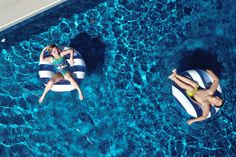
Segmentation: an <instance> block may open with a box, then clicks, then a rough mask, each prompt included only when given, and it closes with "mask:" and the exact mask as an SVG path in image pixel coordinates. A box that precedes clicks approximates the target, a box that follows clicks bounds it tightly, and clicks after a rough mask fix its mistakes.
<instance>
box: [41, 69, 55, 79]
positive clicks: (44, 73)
mask: <svg viewBox="0 0 236 157" xmlns="http://www.w3.org/2000/svg"><path fill="white" fill-rule="evenodd" d="M53 75H55V73H54V72H52V71H47V70H42V71H39V77H40V78H51V77H53Z"/></svg>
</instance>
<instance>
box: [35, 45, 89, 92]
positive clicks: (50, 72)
mask: <svg viewBox="0 0 236 157" xmlns="http://www.w3.org/2000/svg"><path fill="white" fill-rule="evenodd" d="M58 48H59V49H60V50H63V51H64V50H68V49H72V48H70V47H58ZM73 50H74V49H73ZM48 55H49V53H48V52H45V57H47V56H48ZM64 57H65V59H66V60H67V61H68V60H69V58H70V54H68V55H66V56H64ZM74 61H75V64H74V65H73V66H72V67H71V66H69V68H68V69H69V71H70V73H71V75H72V77H73V78H74V79H75V81H76V82H77V83H78V84H80V83H81V82H82V80H83V79H84V77H85V71H86V66H85V62H84V60H83V58H82V56H81V55H80V53H79V52H78V51H76V50H74ZM54 74H55V71H54V67H53V65H52V63H50V62H47V61H43V62H39V77H40V78H41V80H42V81H43V83H44V85H46V84H47V83H48V81H49V80H50V79H51V78H52V77H53V76H54ZM74 89H75V88H74V87H73V86H72V85H71V84H70V82H69V81H67V80H61V81H59V82H57V83H56V84H54V85H53V87H52V89H51V90H52V91H56V92H65V91H72V90H74Z"/></svg>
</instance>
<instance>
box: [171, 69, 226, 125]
mask: <svg viewBox="0 0 236 157" xmlns="http://www.w3.org/2000/svg"><path fill="white" fill-rule="evenodd" d="M206 71H207V73H208V74H209V75H210V76H211V77H212V79H213V83H212V85H211V87H210V88H209V89H199V85H198V83H196V82H194V81H192V80H190V79H189V78H187V77H184V76H181V75H179V74H177V73H176V69H174V70H173V71H172V74H171V75H170V76H169V79H171V80H172V81H174V82H175V83H176V84H177V85H178V86H179V87H180V88H182V89H184V90H185V91H186V93H187V95H188V96H189V97H191V98H193V99H194V100H195V101H197V102H198V105H200V106H201V108H202V109H203V113H202V115H201V116H199V117H197V118H194V119H190V120H188V121H187V123H188V124H189V125H191V124H192V123H194V122H198V121H203V120H205V119H206V118H207V115H208V114H209V110H210V107H211V104H214V107H216V108H220V107H222V104H223V100H222V99H220V98H219V97H217V96H214V93H215V91H216V90H217V87H218V85H219V79H218V77H217V76H216V75H215V74H214V73H213V72H212V71H211V70H206Z"/></svg>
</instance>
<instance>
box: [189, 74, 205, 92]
mask: <svg viewBox="0 0 236 157" xmlns="http://www.w3.org/2000/svg"><path fill="white" fill-rule="evenodd" d="M187 72H188V73H189V75H190V76H191V77H192V78H193V80H194V81H197V82H198V84H199V86H201V87H202V88H204V89H206V86H205V85H204V83H203V81H202V78H201V76H200V75H199V74H198V72H197V71H196V70H188V71H187Z"/></svg>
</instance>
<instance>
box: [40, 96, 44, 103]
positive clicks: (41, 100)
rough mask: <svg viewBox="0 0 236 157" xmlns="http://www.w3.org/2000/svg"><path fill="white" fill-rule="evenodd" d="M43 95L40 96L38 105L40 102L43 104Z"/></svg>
mask: <svg viewBox="0 0 236 157" xmlns="http://www.w3.org/2000/svg"><path fill="white" fill-rule="evenodd" d="M44 97H45V96H44V95H42V96H41V97H40V98H39V103H40V104H41V103H42V102H43V100H44Z"/></svg>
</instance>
